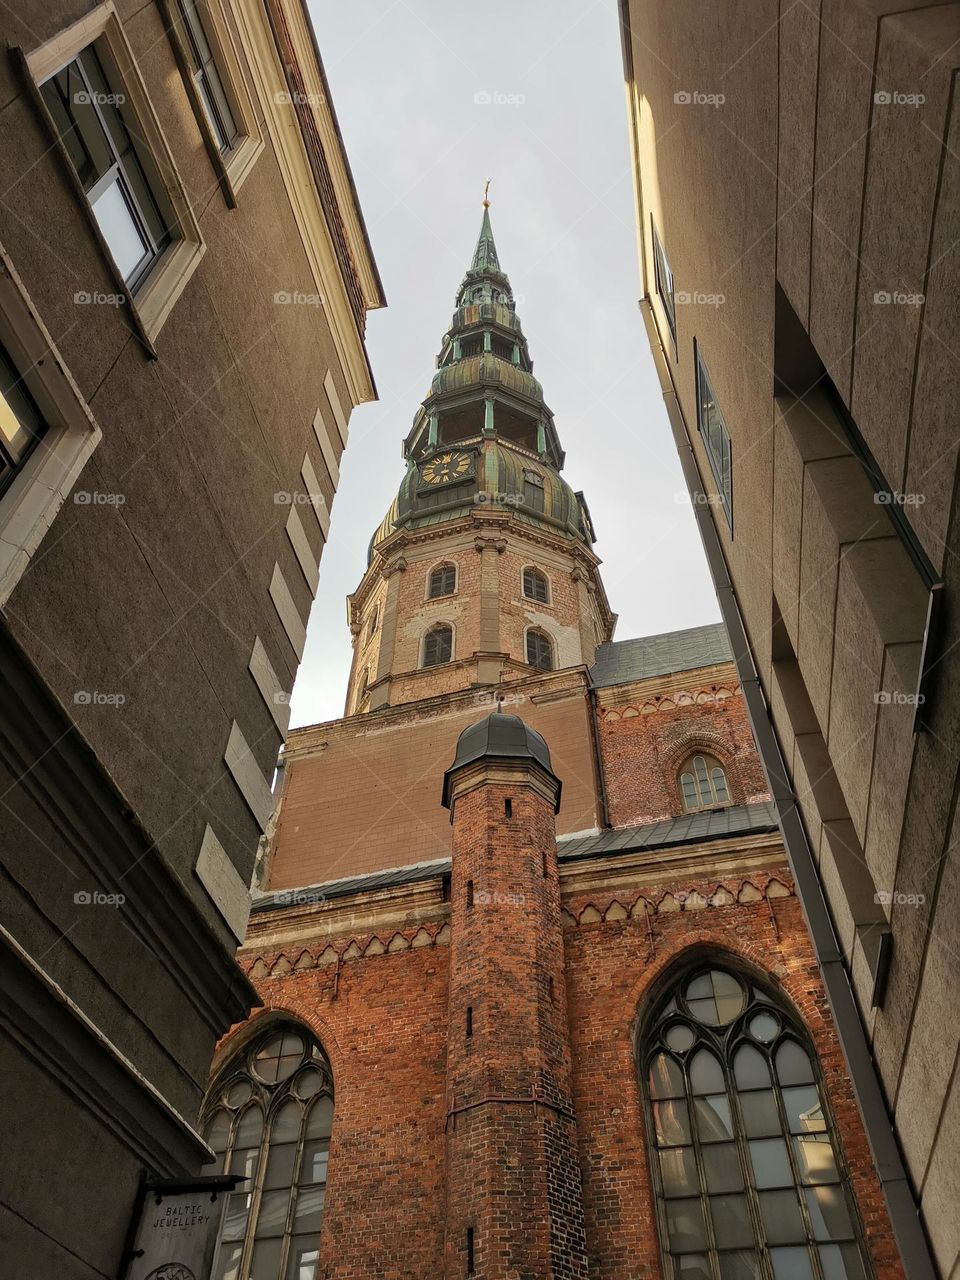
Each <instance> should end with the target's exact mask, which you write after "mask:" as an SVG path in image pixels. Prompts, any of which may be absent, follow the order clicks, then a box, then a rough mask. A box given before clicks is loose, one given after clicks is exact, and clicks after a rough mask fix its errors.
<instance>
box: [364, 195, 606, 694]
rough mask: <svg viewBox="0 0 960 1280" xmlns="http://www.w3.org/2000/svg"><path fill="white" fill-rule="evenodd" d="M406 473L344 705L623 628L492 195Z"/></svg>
mask: <svg viewBox="0 0 960 1280" xmlns="http://www.w3.org/2000/svg"><path fill="white" fill-rule="evenodd" d="M403 454H404V458H405V460H406V474H405V475H404V477H403V480H402V482H401V484H400V489H399V492H398V494H397V497H396V498H395V500H394V501H393V503H392V505H391V507H390V510H389V511H388V512H387V515H386V517H385V518H384V520H383V522H382V523H381V525H380V527H379V528H378V529H377V531H376V533H375V534H374V535H373V539H372V540H371V543H370V551H369V557H368V566H367V570H366V573H365V574H364V576H363V580H362V582H361V583H360V585H359V587H358V588H357V590H356V591H355V592H354V594H353V595H352V596H351V597H350V598H349V601H348V608H349V619H350V629H351V632H352V634H353V644H354V658H353V666H352V670H351V676H350V685H349V691H348V695H347V705H346V711H347V714H356V713H358V712H366V711H376V710H378V709H380V708H381V707H385V706H396V705H398V704H400V703H409V702H415V701H418V700H419V699H422V698H430V697H434V696H435V695H437V694H444V693H451V692H454V691H456V690H460V689H469V688H471V687H483V686H490V685H498V684H501V683H504V682H507V681H510V680H516V679H519V678H522V677H524V676H529V675H530V674H531V671H536V670H546V671H549V670H555V669H559V668H564V667H574V666H579V665H589V664H590V663H592V662H593V659H594V655H595V653H596V649H597V646H598V645H599V644H602V643H603V642H605V641H607V640H609V639H610V638H611V636H612V634H613V626H614V622H615V616H614V615H613V614H612V613H611V611H610V607H609V605H608V603H607V598H606V595H605V593H604V590H603V585H602V583H601V581H600V577H599V574H598V572H597V569H598V565H599V561H598V559H597V557H596V555H595V554H594V552H593V549H592V544H593V540H594V535H593V528H592V525H591V522H590V515H589V512H588V510H587V505H586V502H585V500H584V497H583V494H582V493H575V492H574V491H573V489H572V488H571V487H570V485H569V484H567V482H566V480H564V479H563V477H562V475H561V469H562V467H563V461H564V455H563V450H562V449H561V447H560V441H559V439H558V437H557V432H556V428H555V427H554V423H553V414H552V413H551V412H550V409H549V408H548V407H547V404H546V402H545V401H544V398H543V390H542V388H541V386H540V383H539V382H538V381H537V379H536V378H535V377H534V376H533V361H532V360H531V358H530V353H529V350H528V347H527V340H526V338H525V337H524V334H523V329H522V327H521V324H520V319H519V317H518V315H517V312H516V307H515V305H514V298H513V294H512V291H511V287H510V281H509V280H508V278H507V275H506V273H505V272H504V270H503V268H502V267H501V266H500V260H499V257H498V255H497V249H496V245H495V244H494V239H493V230H492V228H491V225H490V211H489V205H488V202H487V201H486V200H485V201H484V211H483V221H482V223H481V227H480V236H479V239H478V240H477V247H476V250H475V251H474V254H473V259H472V261H471V263H470V266H469V268H468V270H467V273H466V275H465V276H464V278H463V283H462V284H461V285H460V289H459V291H458V293H457V298H456V310H455V311H454V314H453V319H452V321H451V324H450V328H449V330H448V331H447V332H446V333H445V334H444V336H443V340H442V343H441V347H440V354H439V356H438V357H437V372H436V373H435V374H434V377H433V382H432V384H431V387H430V391H429V394H428V395H427V397H426V399H425V400H424V401H423V403H422V404H421V406H420V407H419V409H418V410H417V412H416V415H415V416H414V420H413V426H412V428H411V430H410V432H409V434H408V435H407V437H406V439H405V441H404V444H403Z"/></svg>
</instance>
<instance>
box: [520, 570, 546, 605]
mask: <svg viewBox="0 0 960 1280" xmlns="http://www.w3.org/2000/svg"><path fill="white" fill-rule="evenodd" d="M523 594H524V595H525V596H526V598H527V599H528V600H536V601H537V603H538V604H548V603H549V601H550V584H549V583H548V582H547V575H546V574H545V573H543V572H541V570H539V569H534V568H533V566H532V565H527V567H526V568H525V569H524V571H523Z"/></svg>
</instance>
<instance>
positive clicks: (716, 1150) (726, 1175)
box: [700, 1142, 743, 1192]
mask: <svg viewBox="0 0 960 1280" xmlns="http://www.w3.org/2000/svg"><path fill="white" fill-rule="evenodd" d="M700 1158H701V1160H702V1161H703V1171H704V1173H705V1174H706V1178H707V1190H708V1191H710V1192H717V1191H739V1190H740V1189H741V1188H742V1187H743V1175H742V1173H741V1172H740V1157H739V1155H738V1154H737V1148H736V1145H735V1144H734V1143H732V1142H724V1143H716V1144H714V1145H713V1146H710V1147H704V1149H703V1151H702V1152H701V1155H700Z"/></svg>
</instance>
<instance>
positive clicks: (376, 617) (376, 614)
mask: <svg viewBox="0 0 960 1280" xmlns="http://www.w3.org/2000/svg"><path fill="white" fill-rule="evenodd" d="M379 625H380V606H379V605H378V604H375V605H374V606H373V613H371V615H370V625H369V627H368V628H367V639H368V640H370V639H372V637H373V636H375V635H376V634H377V627H379Z"/></svg>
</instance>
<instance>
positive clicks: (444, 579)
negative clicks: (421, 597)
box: [427, 564, 457, 600]
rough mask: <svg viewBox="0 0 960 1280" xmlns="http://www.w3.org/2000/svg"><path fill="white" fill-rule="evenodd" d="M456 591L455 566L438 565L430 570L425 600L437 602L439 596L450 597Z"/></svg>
mask: <svg viewBox="0 0 960 1280" xmlns="http://www.w3.org/2000/svg"><path fill="white" fill-rule="evenodd" d="M456 589H457V566H456V565H455V564H438V565H437V567H436V568H435V569H431V570H430V578H429V581H428V583H427V599H428V600H438V599H439V598H440V597H441V596H452V595H453V593H454V592H455V591H456Z"/></svg>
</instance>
